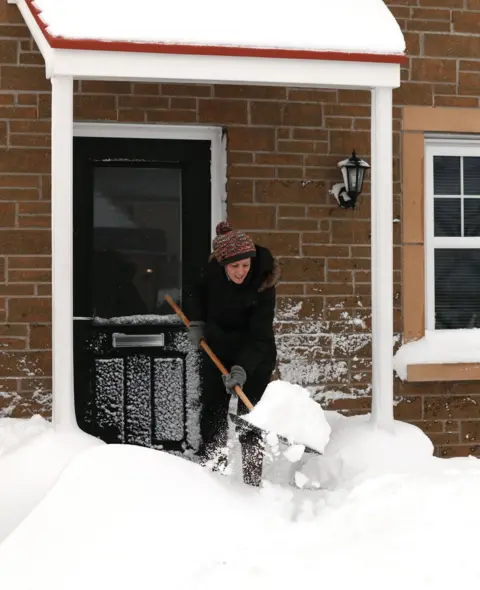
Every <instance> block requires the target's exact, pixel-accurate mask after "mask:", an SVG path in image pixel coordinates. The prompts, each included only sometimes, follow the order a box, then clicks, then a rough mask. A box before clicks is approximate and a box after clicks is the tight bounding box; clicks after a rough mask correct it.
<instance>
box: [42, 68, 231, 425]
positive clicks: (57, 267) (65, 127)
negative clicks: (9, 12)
mask: <svg viewBox="0 0 480 590" xmlns="http://www.w3.org/2000/svg"><path fill="white" fill-rule="evenodd" d="M67 96H70V97H71V98H72V101H70V99H67ZM65 105H70V107H71V108H68V109H65ZM52 106H53V107H54V108H55V112H56V113H58V114H60V116H58V117H53V120H54V121H55V123H53V128H52V155H53V158H52V181H53V189H52V270H53V281H52V283H53V302H52V303H53V305H52V336H53V342H54V344H53V347H52V348H53V371H52V373H53V374H52V378H53V392H54V395H53V401H52V408H53V412H52V413H53V424H54V427H55V429H56V430H61V431H71V430H72V429H77V428H78V426H77V420H76V417H75V394H74V373H73V372H74V356H73V354H74V350H73V348H74V339H73V263H72V261H73V207H72V203H73V137H104V138H132V139H167V140H168V139H174V140H175V139H176V140H188V141H195V140H203V141H210V143H211V168H210V170H211V171H210V178H211V193H210V194H211V218H210V233H211V237H212V239H213V237H214V236H215V227H216V225H217V223H218V222H219V221H222V220H224V219H225V218H226V179H227V152H226V136H225V135H224V133H223V130H222V128H221V127H205V126H193V125H160V124H158V125H155V124H153V125H146V124H121V123H93V122H73V87H72V80H71V78H60V79H58V78H56V79H55V80H52Z"/></svg>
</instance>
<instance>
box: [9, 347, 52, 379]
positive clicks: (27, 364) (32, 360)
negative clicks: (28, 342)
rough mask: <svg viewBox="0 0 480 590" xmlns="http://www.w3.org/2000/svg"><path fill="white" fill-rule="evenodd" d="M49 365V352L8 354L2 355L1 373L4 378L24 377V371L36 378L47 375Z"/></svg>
mask: <svg viewBox="0 0 480 590" xmlns="http://www.w3.org/2000/svg"><path fill="white" fill-rule="evenodd" d="M51 363H52V357H51V354H50V353H49V352H45V351H37V352H30V351H21V352H8V353H6V354H4V355H3V358H2V366H1V373H2V375H3V376H5V377H24V376H25V372H26V371H27V372H28V373H32V374H34V375H38V376H43V375H49V374H50V373H51Z"/></svg>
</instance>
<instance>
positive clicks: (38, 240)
mask: <svg viewBox="0 0 480 590" xmlns="http://www.w3.org/2000/svg"><path fill="white" fill-rule="evenodd" d="M0 252H3V253H5V254H20V255H22V256H28V255H29V254H49V253H50V232H49V231H46V230H25V231H19V230H14V229H13V230H0Z"/></svg>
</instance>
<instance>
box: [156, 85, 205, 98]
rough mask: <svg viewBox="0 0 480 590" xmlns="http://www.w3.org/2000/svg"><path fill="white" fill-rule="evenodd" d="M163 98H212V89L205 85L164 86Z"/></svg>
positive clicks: (162, 88) (162, 89)
mask: <svg viewBox="0 0 480 590" xmlns="http://www.w3.org/2000/svg"><path fill="white" fill-rule="evenodd" d="M161 94H162V95H163V96H211V95H212V87H211V86H206V85H204V84H162V85H161Z"/></svg>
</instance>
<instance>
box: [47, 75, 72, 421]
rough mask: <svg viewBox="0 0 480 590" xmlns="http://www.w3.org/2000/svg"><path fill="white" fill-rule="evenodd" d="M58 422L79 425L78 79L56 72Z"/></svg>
mask: <svg viewBox="0 0 480 590" xmlns="http://www.w3.org/2000/svg"><path fill="white" fill-rule="evenodd" d="M51 81H52V273H53V277H52V335H53V343H52V351H53V367H52V371H53V424H54V427H55V429H56V430H57V431H60V430H61V431H66V430H72V429H76V428H77V422H76V419H75V406H74V397H73V285H72V283H73V206H72V201H73V78H72V77H70V76H54V77H52V80H51Z"/></svg>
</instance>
